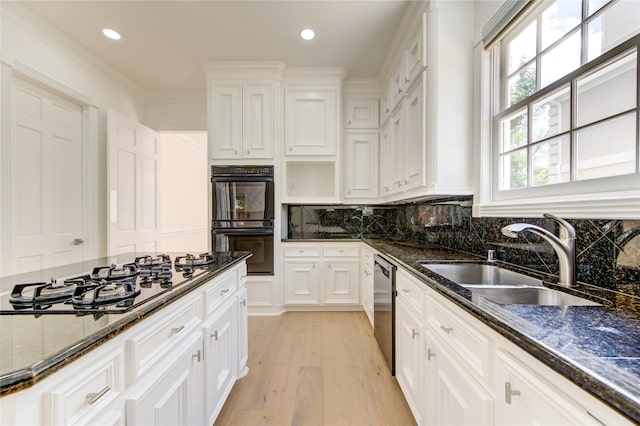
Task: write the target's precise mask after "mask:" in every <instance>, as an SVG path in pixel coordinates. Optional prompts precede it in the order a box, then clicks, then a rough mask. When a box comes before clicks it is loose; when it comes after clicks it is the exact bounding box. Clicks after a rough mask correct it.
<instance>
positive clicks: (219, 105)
mask: <svg viewBox="0 0 640 426" xmlns="http://www.w3.org/2000/svg"><path fill="white" fill-rule="evenodd" d="M209 155H210V156H212V157H213V159H232V158H241V157H242V85H239V84H237V85H228V86H211V87H210V88H209Z"/></svg>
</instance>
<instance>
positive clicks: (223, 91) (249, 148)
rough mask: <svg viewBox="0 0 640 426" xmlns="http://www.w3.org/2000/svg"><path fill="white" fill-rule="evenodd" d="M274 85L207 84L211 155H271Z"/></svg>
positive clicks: (222, 156)
mask: <svg viewBox="0 0 640 426" xmlns="http://www.w3.org/2000/svg"><path fill="white" fill-rule="evenodd" d="M273 129H274V122H273V85H271V84H224V83H222V84H216V83H213V84H210V86H209V146H210V157H211V158H212V159H214V160H217V159H240V158H273Z"/></svg>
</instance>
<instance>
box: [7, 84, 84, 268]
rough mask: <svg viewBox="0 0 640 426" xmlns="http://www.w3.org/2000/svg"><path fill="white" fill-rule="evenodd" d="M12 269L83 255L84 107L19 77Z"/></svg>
mask: <svg viewBox="0 0 640 426" xmlns="http://www.w3.org/2000/svg"><path fill="white" fill-rule="evenodd" d="M11 99H12V106H11V117H12V128H11V141H10V144H11V145H10V151H11V185H10V187H11V188H10V197H9V200H8V202H9V205H8V206H6V205H5V208H7V209H10V212H11V215H10V216H11V231H10V233H11V237H10V238H11V243H10V248H11V271H10V272H11V273H12V274H15V273H20V272H25V271H29V270H35V269H41V268H47V267H51V266H55V265H61V264H65V263H73V262H79V261H81V260H82V256H83V253H82V251H83V250H82V249H83V246H82V237H83V235H82V232H83V229H82V181H83V179H82V114H81V111H82V108H81V106H80V105H78V104H75V103H73V102H70V101H68V100H66V99H63V98H61V97H59V96H57V95H55V94H53V93H50V92H48V91H47V90H44V89H42V88H40V87H37V86H35V85H32V84H30V83H28V82H27V81H24V80H21V79H19V78H15V77H14V78H13V87H12V92H11Z"/></svg>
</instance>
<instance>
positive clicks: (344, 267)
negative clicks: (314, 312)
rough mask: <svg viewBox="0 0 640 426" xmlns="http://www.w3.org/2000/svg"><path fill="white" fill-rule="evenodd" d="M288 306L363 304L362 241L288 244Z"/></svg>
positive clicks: (286, 293) (285, 296)
mask: <svg viewBox="0 0 640 426" xmlns="http://www.w3.org/2000/svg"><path fill="white" fill-rule="evenodd" d="M283 264H284V290H283V291H284V295H283V302H284V304H285V305H287V306H327V307H331V306H333V307H336V306H346V307H353V306H358V305H359V304H360V243H350V242H344V243H320V244H319V243H290V244H289V243H286V244H284V262H283Z"/></svg>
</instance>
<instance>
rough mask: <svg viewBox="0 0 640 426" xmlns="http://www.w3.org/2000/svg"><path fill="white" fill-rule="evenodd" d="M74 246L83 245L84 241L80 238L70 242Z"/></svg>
mask: <svg viewBox="0 0 640 426" xmlns="http://www.w3.org/2000/svg"><path fill="white" fill-rule="evenodd" d="M71 243H72V244H73V245H74V246H79V245H81V244H83V243H84V240H83V239H82V238H74V239H73V241H72V242H71Z"/></svg>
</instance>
